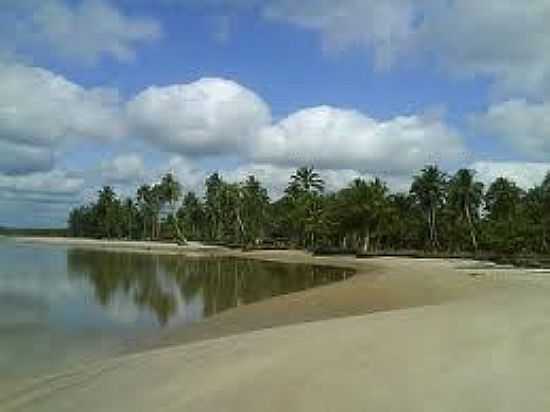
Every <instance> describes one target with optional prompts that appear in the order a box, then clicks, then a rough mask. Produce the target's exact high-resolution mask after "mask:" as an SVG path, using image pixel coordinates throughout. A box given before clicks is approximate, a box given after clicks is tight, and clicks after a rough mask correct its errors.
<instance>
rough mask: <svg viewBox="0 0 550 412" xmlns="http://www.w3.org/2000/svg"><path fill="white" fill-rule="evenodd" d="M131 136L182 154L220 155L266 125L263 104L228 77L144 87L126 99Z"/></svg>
mask: <svg viewBox="0 0 550 412" xmlns="http://www.w3.org/2000/svg"><path fill="white" fill-rule="evenodd" d="M128 117H129V121H130V124H131V125H132V127H133V129H132V130H133V131H134V133H135V134H136V135H141V136H142V137H144V138H146V139H148V140H149V141H150V142H152V143H154V144H155V145H157V146H158V147H161V148H164V149H166V150H167V151H172V152H176V153H180V154H184V155H196V154H201V155H208V154H220V153H225V152H227V151H229V150H235V149H237V150H238V149H239V148H242V147H243V145H244V144H245V143H247V142H249V141H250V139H251V138H253V137H254V136H255V134H256V133H257V132H258V131H259V130H260V128H261V127H263V126H264V125H267V124H269V121H270V112H269V108H268V106H267V105H266V103H265V102H264V101H263V100H262V99H261V98H260V97H258V96H257V95H256V94H255V93H254V92H252V91H250V90H248V89H247V88H245V87H243V86H241V85H239V84H237V83H235V82H233V81H230V80H225V79H219V78H204V79H201V80H199V81H197V82H194V83H189V84H180V85H173V86H168V87H150V88H148V89H147V90H145V91H143V92H141V93H139V94H138V95H137V96H136V97H135V98H134V99H132V100H131V101H130V102H129V103H128Z"/></svg>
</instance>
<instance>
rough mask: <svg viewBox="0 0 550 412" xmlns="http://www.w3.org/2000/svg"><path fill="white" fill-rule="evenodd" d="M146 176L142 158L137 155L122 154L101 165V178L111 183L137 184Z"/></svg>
mask: <svg viewBox="0 0 550 412" xmlns="http://www.w3.org/2000/svg"><path fill="white" fill-rule="evenodd" d="M146 174H147V173H146V170H145V164H144V162H143V158H142V157H141V156H140V155H139V154H137V153H128V154H122V155H120V156H116V157H115V158H113V159H110V160H106V161H103V162H102V164H101V176H102V178H103V179H104V180H105V181H108V182H112V183H131V182H137V181H140V180H142V179H143V178H144V177H145V176H146Z"/></svg>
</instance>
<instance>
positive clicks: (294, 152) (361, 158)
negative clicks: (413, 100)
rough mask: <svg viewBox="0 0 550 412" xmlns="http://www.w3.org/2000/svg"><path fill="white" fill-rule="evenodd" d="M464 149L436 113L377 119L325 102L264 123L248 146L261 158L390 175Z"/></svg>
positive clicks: (450, 156)
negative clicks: (280, 119) (281, 118)
mask: <svg viewBox="0 0 550 412" xmlns="http://www.w3.org/2000/svg"><path fill="white" fill-rule="evenodd" d="M464 154H465V148H464V147H463V145H462V143H461V139H460V136H459V135H458V133H456V132H455V131H453V130H452V129H450V128H449V127H448V126H446V125H445V124H444V122H443V121H442V120H440V119H438V118H431V117H429V116H400V117H396V118H393V119H391V120H388V121H378V120H376V119H373V118H370V117H368V116H366V115H364V114H362V113H360V112H357V111H354V110H343V109H338V108H334V107H328V106H321V107H315V108H309V109H305V110H302V111H299V112H297V113H294V114H292V115H290V116H289V117H287V118H286V119H284V120H282V121H281V122H279V123H277V124H275V125H273V126H272V127H268V128H266V129H264V130H263V131H262V132H261V133H260V137H259V139H258V141H257V142H256V144H255V146H253V147H252V157H253V158H254V159H255V160H256V161H260V162H264V163H266V162H267V163H276V164H281V165H290V166H298V165H303V164H313V165H315V166H316V167H319V168H324V169H354V170H360V171H363V172H371V173H383V174H394V175H399V174H402V173H404V172H411V171H413V170H414V169H417V168H419V167H422V166H423V165H425V164H426V163H430V162H437V161H440V162H442V161H445V162H453V161H457V160H460V158H461V156H463V155H464Z"/></svg>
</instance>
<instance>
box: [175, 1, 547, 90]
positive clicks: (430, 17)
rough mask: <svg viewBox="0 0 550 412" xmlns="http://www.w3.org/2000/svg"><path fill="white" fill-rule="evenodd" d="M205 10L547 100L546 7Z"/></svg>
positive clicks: (290, 5) (333, 4) (378, 4)
mask: <svg viewBox="0 0 550 412" xmlns="http://www.w3.org/2000/svg"><path fill="white" fill-rule="evenodd" d="M172 1H173V3H180V4H186V5H189V4H197V3H198V2H197V1H194V0H172ZM201 4H202V2H201ZM208 4H210V5H216V6H218V7H225V8H226V7H234V8H242V7H243V6H248V7H251V8H257V9H259V11H260V13H261V14H262V15H263V16H264V17H265V18H267V19H269V20H276V21H282V22H287V23H289V24H292V25H294V26H297V27H300V28H303V29H306V30H310V31H314V32H316V33H319V35H320V37H321V38H322V40H323V44H324V47H325V49H329V50H341V49H345V48H357V47H362V48H364V49H366V50H369V51H372V52H373V54H374V58H375V59H374V61H375V64H376V65H377V67H382V68H385V67H389V66H390V65H391V64H392V63H395V62H396V60H398V59H401V61H404V60H405V59H410V58H411V57H413V56H420V57H424V58H427V59H430V61H431V60H432V59H434V58H435V60H436V61H437V62H438V63H439V64H440V65H441V66H442V67H444V68H445V69H446V70H447V71H448V72H452V73H456V74H460V75H464V74H467V75H476V76H477V75H481V76H487V77H489V78H490V79H494V80H495V81H496V83H495V85H496V88H497V90H498V92H499V93H504V94H517V93H525V94H528V95H534V96H544V95H546V96H548V93H550V53H549V52H548V50H550V26H549V25H548V24H547V22H548V21H549V19H550V2H549V1H548V0H530V1H529V2H528V3H527V2H522V1H517V0H485V1H483V2H480V1H479V0H450V1H439V0H423V1H414V0H386V1H378V0H339V1H334V0H302V1H293V0H265V1H258V0H242V1H239V2H233V1H230V0H211V1H209V2H208Z"/></svg>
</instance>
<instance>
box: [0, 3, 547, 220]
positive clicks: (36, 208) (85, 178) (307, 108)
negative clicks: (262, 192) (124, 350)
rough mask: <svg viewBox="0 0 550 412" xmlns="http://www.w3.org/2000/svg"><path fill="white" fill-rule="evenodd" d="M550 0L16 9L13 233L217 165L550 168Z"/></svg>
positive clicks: (0, 190)
mask: <svg viewBox="0 0 550 412" xmlns="http://www.w3.org/2000/svg"><path fill="white" fill-rule="evenodd" d="M548 21H550V0H530V1H529V2H520V1H517V0H485V1H483V2H480V1H479V0H445V1H443V0H424V1H421V2H419V1H416V0H339V1H334V0H302V1H300V2H297V1H293V0H156V1H153V0H0V226H20V227H58V226H63V225H65V223H66V218H67V214H68V211H69V210H70V209H71V208H72V207H75V206H76V205H79V204H82V203H86V202H89V201H91V200H93V199H94V196H95V195H96V193H97V190H98V189H99V188H100V187H101V186H103V185H112V186H114V187H115V189H116V190H117V191H119V193H121V195H124V196H125V195H131V194H132V193H133V192H134V191H135V188H136V187H137V186H138V185H140V184H143V183H153V182H156V181H157V180H158V179H159V177H160V176H161V175H162V174H164V173H167V172H172V173H174V174H176V175H177V177H178V178H179V180H180V181H181V183H182V184H183V186H184V189H185V190H193V191H198V192H200V191H201V190H202V186H203V183H204V179H205V177H206V176H207V175H208V174H210V173H212V172H214V171H218V172H220V174H221V175H222V176H223V177H224V178H225V179H226V180H228V181H239V180H242V179H243V178H245V177H246V176H247V175H249V174H251V173H253V174H255V175H256V176H258V177H259V178H260V180H261V181H262V182H263V184H264V185H265V186H266V187H268V189H269V191H270V194H271V196H272V197H273V198H276V197H277V196H280V194H281V193H282V190H283V189H284V186H285V184H286V182H287V181H288V177H289V175H290V174H291V173H292V171H293V170H294V169H295V168H296V167H299V166H301V165H306V164H307V165H314V166H315V167H316V168H317V169H319V171H320V173H321V174H322V176H323V177H324V178H325V180H326V182H327V186H328V189H329V190H337V189H339V188H341V187H343V186H345V185H346V184H348V183H349V182H350V181H351V180H352V179H354V178H356V177H364V178H371V177H372V176H380V177H382V178H383V179H384V180H386V181H387V182H388V184H389V186H390V188H391V189H392V190H394V191H402V190H407V188H408V185H409V184H410V181H411V177H412V176H413V175H414V174H415V173H417V172H418V170H419V169H421V168H422V167H423V166H424V165H426V164H433V163H437V164H438V165H440V166H441V167H442V168H444V169H445V170H447V171H448V172H449V173H452V172H453V171H456V170H457V169H458V168H461V167H467V168H471V169H474V170H476V172H477V177H478V178H479V179H480V180H482V181H483V182H485V183H490V182H491V181H492V180H494V179H495V178H496V177H499V176H504V177H508V178H512V179H514V180H515V181H516V182H517V183H518V184H519V185H520V186H522V187H524V188H529V187H531V186H533V185H535V184H538V183H540V181H541V180H542V178H543V177H544V175H545V174H546V172H547V171H548V170H550V25H548V24H547V22H548Z"/></svg>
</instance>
